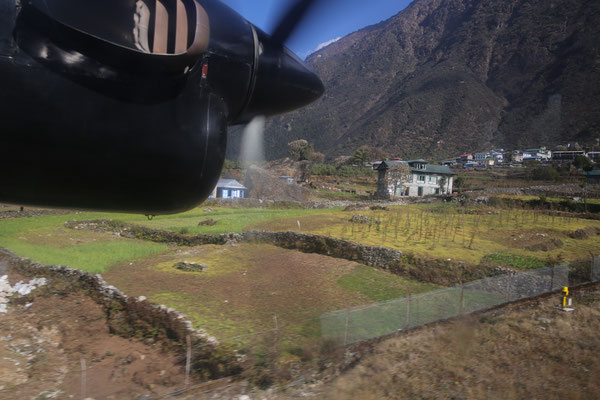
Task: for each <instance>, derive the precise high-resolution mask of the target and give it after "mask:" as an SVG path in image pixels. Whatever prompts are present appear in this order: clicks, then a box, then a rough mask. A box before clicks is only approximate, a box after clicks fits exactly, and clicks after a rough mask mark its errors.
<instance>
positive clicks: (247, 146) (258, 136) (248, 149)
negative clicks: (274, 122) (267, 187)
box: [240, 115, 266, 167]
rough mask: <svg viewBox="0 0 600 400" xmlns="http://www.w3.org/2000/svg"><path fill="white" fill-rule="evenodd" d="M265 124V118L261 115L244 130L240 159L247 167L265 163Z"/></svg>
mask: <svg viewBox="0 0 600 400" xmlns="http://www.w3.org/2000/svg"><path fill="white" fill-rule="evenodd" d="M265 122H266V118H265V116H264V115H259V116H256V117H254V118H253V119H252V121H250V123H249V124H248V125H246V127H245V128H244V133H243V134H242V149H241V157H240V158H241V161H242V165H244V166H245V167H247V166H249V165H252V164H259V163H261V162H263V161H265V144H264V131H265Z"/></svg>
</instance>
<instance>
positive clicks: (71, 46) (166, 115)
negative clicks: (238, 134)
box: [0, 0, 324, 214]
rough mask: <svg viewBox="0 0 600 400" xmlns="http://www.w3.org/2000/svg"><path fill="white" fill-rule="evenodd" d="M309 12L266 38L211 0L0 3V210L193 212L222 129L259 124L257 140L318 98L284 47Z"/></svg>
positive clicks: (210, 173)
mask: <svg viewBox="0 0 600 400" xmlns="http://www.w3.org/2000/svg"><path fill="white" fill-rule="evenodd" d="M316 2H317V1H315V0H311V1H308V0H299V1H296V2H294V3H293V4H292V5H291V7H290V8H289V9H288V10H287V12H285V13H284V15H283V17H282V18H281V21H280V22H279V24H278V25H277V28H276V29H275V30H274V31H273V34H272V35H268V34H266V33H265V32H263V31H261V30H260V29H258V28H257V27H255V26H253V25H252V24H250V23H249V22H248V21H246V20H245V19H244V18H242V17H241V16H240V15H238V14H237V13H236V12H234V11H233V10H231V9H230V8H229V7H227V6H225V5H224V4H222V3H221V2H219V1H217V0H21V1H20V7H17V1H16V0H0V14H1V15H0V17H1V18H0V21H2V22H3V23H4V26H3V29H2V30H0V44H3V43H10V46H9V47H8V49H6V48H5V46H4V45H2V46H0V87H2V89H3V90H2V93H0V120H1V121H3V129H2V131H0V137H1V139H2V141H3V145H4V146H5V147H4V148H6V149H10V150H11V151H10V152H7V154H6V155H5V156H3V157H1V158H0V170H3V171H10V173H9V174H5V178H4V179H3V180H2V181H0V201H2V202H9V203H16V204H24V205H43V206H52V207H68V208H84V209H99V210H110V211H125V212H135V213H144V214H165V213H175V212H181V211H185V210H187V209H190V208H192V207H195V206H196V205H198V204H199V203H200V202H201V201H203V200H204V199H205V198H206V197H208V195H209V194H210V192H211V190H212V189H213V188H214V186H215V185H216V182H217V180H218V178H219V175H220V172H221V167H222V164H223V161H224V156H225V146H226V137H227V127H228V125H233V124H245V123H248V122H250V121H252V120H253V119H254V118H256V117H258V118H259V119H258V120H257V121H256V123H255V124H254V126H255V127H254V128H253V130H255V131H256V130H257V129H258V130H259V131H260V130H262V128H261V126H264V120H263V119H262V118H263V116H264V117H268V116H271V115H275V114H280V113H284V112H288V111H291V110H293V109H296V108H299V107H302V106H305V105H307V104H309V103H311V102H312V101H314V100H316V99H317V98H319V97H320V96H321V95H322V93H323V91H324V89H323V85H322V83H321V81H320V80H319V78H318V77H317V76H316V75H315V74H314V73H313V72H312V71H310V69H309V68H307V66H306V65H305V64H304V63H303V62H302V61H301V60H300V59H299V58H298V57H296V56H295V55H294V54H293V53H292V52H291V51H289V50H288V49H287V48H286V47H285V45H284V43H285V41H286V40H287V39H288V38H289V37H290V35H291V34H292V32H293V31H294V30H295V29H296V27H297V26H298V24H299V22H300V21H301V20H302V19H303V18H304V16H305V15H306V13H307V11H308V10H309V9H310V8H311V7H312V6H313V5H314V4H315V3H316ZM7 24H8V25H7ZM3 32H10V37H2V33H3ZM3 53H8V54H3ZM259 136H260V135H259Z"/></svg>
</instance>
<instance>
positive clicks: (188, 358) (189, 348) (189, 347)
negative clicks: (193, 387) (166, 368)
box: [185, 335, 192, 387]
mask: <svg viewBox="0 0 600 400" xmlns="http://www.w3.org/2000/svg"><path fill="white" fill-rule="evenodd" d="M185 342H186V344H187V354H186V357H185V387H188V386H189V385H190V369H191V366H192V339H191V338H190V335H187V336H186V337H185Z"/></svg>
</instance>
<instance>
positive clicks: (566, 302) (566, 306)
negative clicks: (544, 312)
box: [560, 286, 574, 311]
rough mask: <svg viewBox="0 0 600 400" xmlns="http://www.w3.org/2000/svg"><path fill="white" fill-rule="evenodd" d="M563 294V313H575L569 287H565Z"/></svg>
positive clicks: (561, 307)
mask: <svg viewBox="0 0 600 400" xmlns="http://www.w3.org/2000/svg"><path fill="white" fill-rule="evenodd" d="M562 293H563V298H562V304H561V306H560V309H561V310H563V311H573V310H574V308H571V306H572V305H573V299H572V298H571V296H570V295H569V288H568V287H567V286H564V287H563V289H562Z"/></svg>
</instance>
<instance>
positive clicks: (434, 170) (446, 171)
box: [411, 164, 456, 175]
mask: <svg viewBox="0 0 600 400" xmlns="http://www.w3.org/2000/svg"><path fill="white" fill-rule="evenodd" d="M411 171H412V172H421V173H423V172H425V173H427V174H440V175H456V172H454V171H452V170H451V169H450V168H448V167H447V166H446V165H431V164H427V165H425V168H423V169H419V168H411Z"/></svg>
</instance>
